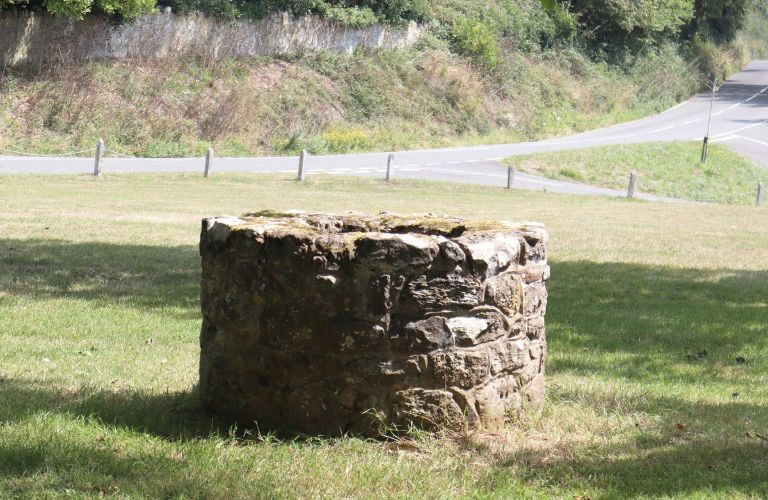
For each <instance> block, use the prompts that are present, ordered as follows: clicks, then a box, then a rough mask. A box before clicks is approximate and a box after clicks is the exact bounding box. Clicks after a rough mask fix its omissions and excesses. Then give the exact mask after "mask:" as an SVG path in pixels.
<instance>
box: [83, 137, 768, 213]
mask: <svg viewBox="0 0 768 500" xmlns="http://www.w3.org/2000/svg"><path fill="white" fill-rule="evenodd" d="M308 156H309V153H307V151H306V150H302V151H301V154H300V155H299V172H298V176H297V179H298V180H299V181H303V180H304V179H305V177H306V176H305V166H306V162H307V157H308ZM103 157H104V139H99V140H98V141H97V142H96V158H95V161H94V166H93V175H95V176H97V177H98V176H99V175H101V162H102V159H103ZM214 158H215V152H214V151H213V149H210V148H209V149H208V152H207V153H206V155H205V169H204V170H203V177H209V176H210V174H211V170H212V169H213V160H214ZM394 167H395V155H394V154H392V153H390V154H389V155H387V173H386V175H385V177H384V180H385V181H387V182H390V181H392V180H393V179H394V176H395V168H394ZM516 174H517V169H515V167H509V168H508V169H507V189H512V188H513V187H514V185H515V175H516ZM636 191H637V172H636V171H635V170H633V171H632V172H631V173H630V174H629V186H627V198H634V197H635V194H636ZM764 202H765V183H762V182H761V183H759V184H758V185H757V201H756V205H757V206H758V207H762V206H763V203H764Z"/></svg>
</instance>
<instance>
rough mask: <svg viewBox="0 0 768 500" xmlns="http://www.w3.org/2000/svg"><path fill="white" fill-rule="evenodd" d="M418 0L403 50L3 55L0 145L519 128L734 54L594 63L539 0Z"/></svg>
mask: <svg viewBox="0 0 768 500" xmlns="http://www.w3.org/2000/svg"><path fill="white" fill-rule="evenodd" d="M182 3H184V2H182ZM186 3H189V2H186ZM197 3H199V4H201V5H204V4H206V2H197ZM208 3H210V2H208ZM411 3H414V2H411ZM415 3H418V2H415ZM192 4H195V2H192ZM217 5H218V4H217ZM425 9H426V10H425V13H424V15H425V16H426V19H427V20H428V22H429V26H430V34H429V35H428V36H426V37H425V38H424V39H423V40H422V41H421V42H420V43H419V44H418V45H417V46H416V47H413V48H411V49H408V50H404V51H388V50H384V51H375V52H372V53H365V52H358V53H356V54H353V55H343V56H340V55H330V54H326V53H305V54H295V55H293V56H286V57H281V58H261V59H255V60H241V61H232V60H224V61H207V60H201V59H186V60H176V61H167V60H163V61H155V62H152V61H143V62H142V61H111V62H89V63H75V62H71V63H69V64H61V65H54V66H53V67H43V68H29V67H27V68H25V67H18V68H4V69H3V70H2V72H0V148H2V149H4V150H10V151H19V152H27V153H57V152H67V151H73V150H82V149H86V148H91V147H92V146H93V144H94V143H95V141H96V139H97V138H98V137H100V136H101V137H104V138H105V139H106V140H107V143H108V145H110V146H111V147H112V148H113V149H115V150H118V151H122V152H125V153H129V154H135V155H139V156H176V155H201V154H203V153H204V151H205V150H206V148H207V147H208V146H213V147H214V149H216V150H217V151H218V152H219V154H221V155H261V154H275V153H278V154H281V153H295V152H297V151H298V150H300V149H302V148H306V149H308V150H309V151H310V152H312V153H323V152H347V151H361V150H393V149H403V148H414V147H425V146H445V145H454V144H459V143H462V144H472V143H490V142H508V141H517V140H522V139H526V140H527V139H535V138H543V137H548V136H553V135H559V134H567V133H569V132H577V131H582V130H586V129H590V128H594V127H599V126H602V125H608V124H612V123H616V122H620V121H625V120H628V119H632V118H637V117H640V116H643V115H647V114H650V113H653V112H656V111H660V110H663V109H665V108H667V107H669V106H671V105H673V104H675V103H677V102H679V101H680V100H681V99H685V98H687V97H688V96H690V95H691V94H692V93H694V92H695V91H696V90H697V89H698V88H699V85H700V79H701V76H702V73H701V71H702V70H701V67H700V66H706V65H707V64H710V65H714V66H718V67H720V66H722V65H723V64H726V65H730V66H731V67H732V68H736V67H739V65H740V64H741V63H743V61H744V59H745V57H746V55H745V54H746V53H745V51H744V50H743V48H742V45H743V44H742V45H739V44H734V45H727V46H724V47H723V48H711V47H710V49H711V50H709V51H708V52H706V57H702V58H697V59H696V60H695V61H692V60H690V59H688V58H689V56H690V58H694V57H695V53H690V54H687V55H686V52H685V50H683V48H682V46H681V45H680V44H679V43H678V42H677V41H676V40H675V39H674V38H673V39H660V41H658V43H655V42H654V43H647V44H646V45H643V48H642V50H640V49H636V50H630V49H626V53H624V55H616V54H615V53H613V54H610V58H611V60H610V62H606V61H608V57H609V55H608V54H604V53H602V52H600V50H599V49H595V48H587V47H586V46H587V44H589V43H591V44H593V45H595V44H597V45H599V44H598V43H597V42H598V41H596V40H594V39H589V40H587V38H585V37H586V36H587V35H588V34H589V33H588V31H586V30H585V34H584V36H581V35H580V34H577V31H578V29H577V20H576V18H575V17H574V16H575V14H570V13H566V11H565V10H562V9H561V10H560V11H558V12H560V15H559V16H555V15H550V14H547V13H545V11H543V10H542V8H541V6H540V4H539V1H538V0H515V1H513V2H498V1H494V2H481V1H477V0H473V1H471V2H458V1H456V0H441V1H439V2H434V3H430V4H429V6H428V8H426V7H425ZM614 45H616V44H613V43H607V42H606V46H608V47H611V46H614ZM619 45H620V44H619ZM614 52H615V51H614ZM689 52H690V51H689ZM687 59H688V60H687ZM710 60H711V61H710ZM703 61H710V62H709V63H705V62H703Z"/></svg>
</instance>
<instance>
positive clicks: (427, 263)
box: [200, 212, 549, 436]
mask: <svg viewBox="0 0 768 500" xmlns="http://www.w3.org/2000/svg"><path fill="white" fill-rule="evenodd" d="M546 248H547V233H546V231H545V230H544V228H543V227H542V226H541V225H539V224H536V223H520V224H512V223H505V222H499V223H487V222H485V223H470V222H466V221H464V220H462V219H458V218H451V217H437V216H433V215H431V214H423V215H414V216H400V215H393V214H386V213H385V214H379V215H376V216H366V215H359V214H353V213H350V214H345V215H329V214H309V213H301V212H287V213H275V212H260V213H254V214H248V215H245V216H242V217H219V218H211V219H205V220H204V221H203V229H202V236H201V241H200V254H201V256H202V262H203V274H202V297H201V302H202V312H203V326H202V332H201V335H200V344H201V358H200V392H201V397H202V401H203V404H204V405H205V407H206V408H208V409H209V410H211V411H213V412H215V413H217V414H219V415H221V416H224V417H225V418H231V419H233V420H235V421H237V422H239V423H241V424H244V425H253V424H254V423H258V424H259V425H263V426H267V427H278V428H284V429H291V430H297V431H302V432H305V433H309V434H325V435H339V434H344V433H355V434H364V435H369V436H377V435H380V434H382V433H384V432H392V431H393V430H397V429H407V428H408V426H410V425H415V426H418V427H420V428H426V429H431V430H440V429H450V430H462V429H466V428H484V429H496V428H499V427H500V426H502V425H503V424H504V422H505V421H506V420H507V419H509V418H514V416H515V415H516V414H517V413H519V412H520V411H522V410H524V409H525V408H531V409H538V408H540V407H541V405H542V402H543V398H544V360H545V357H546V339H545V333H544V314H545V312H546V304H547V291H546V287H545V283H546V280H547V279H548V277H549V266H548V265H547V257H546Z"/></svg>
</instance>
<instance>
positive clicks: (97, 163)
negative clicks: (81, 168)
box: [93, 139, 104, 177]
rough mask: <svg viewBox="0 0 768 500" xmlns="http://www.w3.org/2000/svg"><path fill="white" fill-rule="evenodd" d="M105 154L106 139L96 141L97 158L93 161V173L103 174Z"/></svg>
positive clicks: (96, 174)
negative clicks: (102, 163)
mask: <svg viewBox="0 0 768 500" xmlns="http://www.w3.org/2000/svg"><path fill="white" fill-rule="evenodd" d="M103 156H104V139H99V140H98V141H96V158H95V159H94V162H93V175H95V176H96V177H98V176H99V175H101V159H102V157H103Z"/></svg>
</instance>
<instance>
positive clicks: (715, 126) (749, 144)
mask: <svg viewBox="0 0 768 500" xmlns="http://www.w3.org/2000/svg"><path fill="white" fill-rule="evenodd" d="M709 110H710V94H708V93H703V94H700V95H697V96H694V97H692V98H691V99H689V100H688V101H686V102H684V103H682V104H680V105H678V106H675V107H674V108H672V109H670V110H668V111H666V112H664V113H661V114H658V115H655V116H651V117H648V118H644V119H642V120H637V121H633V122H628V123H623V124H619V125H615V126H612V127H608V128H604V129H600V130H595V131H592V132H587V133H583V134H579V135H575V136H571V137H565V138H559V139H550V140H546V141H539V142H526V143H518V144H502V145H493V146H478V147H465V148H446V149H430V150H418V151H401V152H397V153H395V176H396V177H398V178H408V179H430V180H445V181H455V182H464V183H471V184H484V185H496V186H502V185H505V184H506V172H505V171H504V170H503V169H501V168H500V161H501V160H502V159H503V158H506V157H508V156H512V155H517V154H526V153H534V152H542V151H558V150H566V149H574V148H584V147H590V146H602V145H610V144H631V143H641V142H651V141H673V140H683V141H688V140H690V141H694V140H697V141H701V139H702V137H703V136H704V135H705V133H706V129H707V118H708V116H709ZM710 137H711V140H712V142H713V143H725V144H728V145H729V146H730V147H732V148H733V149H734V150H736V151H737V152H739V153H742V154H744V155H746V156H748V157H750V158H752V159H753V160H755V161H756V162H757V163H759V164H761V165H763V166H765V167H766V168H768V61H753V62H752V63H751V64H750V65H749V66H748V67H747V68H746V69H745V70H744V71H742V72H741V73H738V74H737V75H735V76H733V77H732V78H731V79H729V80H728V81H727V82H726V83H725V84H723V86H722V87H721V88H720V90H719V91H718V92H717V94H716V98H715V103H714V107H713V112H712V123H711V132H710ZM386 161H387V154H386V153H365V154H350V155H328V156H313V157H309V158H308V159H307V163H306V173H307V175H316V174H340V175H364V176H377V177H381V176H383V175H384V172H385V165H386ZM203 165H204V161H203V159H202V158H168V159H142V158H118V157H114V158H113V157H109V158H106V159H105V160H104V163H103V170H104V172H118V173H125V172H202V170H203ZM297 166H298V160H297V158H295V157H259V158H217V159H215V162H214V164H213V167H212V173H214V174H215V173H216V172H235V171H245V172H264V173H266V172H285V173H293V172H296V170H297ZM92 170H93V160H92V159H91V158H50V157H44V158H39V157H37V158H30V157H19V156H0V174H25V173H26V174H29V173H42V174H75V173H88V172H92ZM515 187H517V188H522V189H538V190H542V189H546V190H548V191H553V192H567V193H573V194H597V195H611V196H616V195H622V194H623V193H622V192H619V191H614V190H609V189H600V188H595V187H591V186H586V185H583V184H575V183H568V182H559V181H553V180H548V179H543V178H541V177H536V176H531V175H525V174H518V175H517V177H516V181H515Z"/></svg>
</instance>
